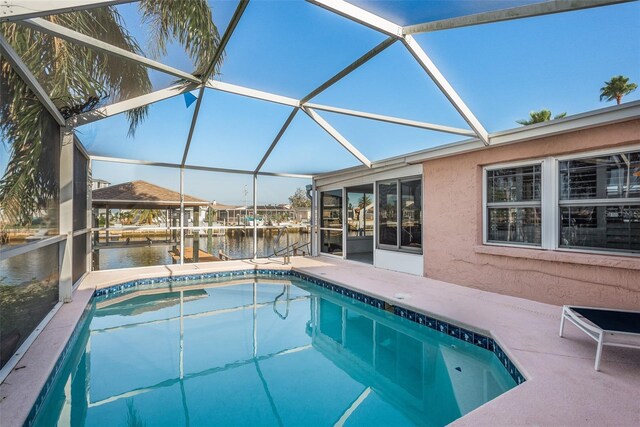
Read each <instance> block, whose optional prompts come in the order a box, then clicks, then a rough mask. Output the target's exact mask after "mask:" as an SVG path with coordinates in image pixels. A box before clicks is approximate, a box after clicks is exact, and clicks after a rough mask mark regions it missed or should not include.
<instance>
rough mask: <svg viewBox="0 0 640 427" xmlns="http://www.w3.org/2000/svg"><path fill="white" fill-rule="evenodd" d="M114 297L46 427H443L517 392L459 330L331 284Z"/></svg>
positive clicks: (191, 286) (267, 281)
mask: <svg viewBox="0 0 640 427" xmlns="http://www.w3.org/2000/svg"><path fill="white" fill-rule="evenodd" d="M115 290H116V292H109V293H107V294H106V295H101V296H96V297H95V298H94V299H93V301H92V303H91V306H90V307H89V309H88V311H87V315H86V318H85V319H84V320H83V321H82V322H81V323H80V324H79V326H78V328H77V330H76V333H75V334H74V339H73V342H72V343H70V346H69V348H68V351H67V353H66V357H65V360H64V363H62V365H61V369H60V372H59V373H58V375H56V377H55V379H54V380H53V383H52V385H51V388H50V391H49V392H48V393H47V396H46V399H45V400H44V402H43V404H42V406H41V408H39V410H38V412H37V415H36V416H35V419H32V421H33V422H34V424H35V425H38V426H49V425H54V424H58V425H60V424H61V425H95V426H101V425H105V426H106V425H108V426H112V425H136V426H140V425H147V426H157V425H167V426H175V425H190V426H199V425H258V426H262V425H276V426H283V425H286V426H290V425H318V426H321V425H322V426H324V425H354V426H356V425H394V426H395V425H427V426H438V425H445V424H447V423H449V422H451V421H453V420H455V419H457V418H459V417H461V416H462V415H464V414H466V413H468V412H469V411H471V410H473V409H475V408H476V407H478V406H480V405H482V404H483V403H485V402H487V401H489V400H491V399H493V398H494V397H496V396H498V395H500V394H501V393H503V392H505V391H507V390H509V389H511V388H512V387H514V386H515V385H516V381H515V380H514V377H513V376H512V375H510V373H509V372H508V371H507V369H505V366H507V367H508V363H506V362H505V361H504V358H503V354H502V352H500V353H501V354H498V353H497V352H496V350H493V351H490V350H487V349H486V348H481V346H479V345H480V344H479V343H477V344H474V343H473V342H465V341H464V339H462V337H461V331H462V330H461V329H459V328H458V331H457V335H456V336H452V335H450V333H449V330H450V328H451V331H453V328H455V327H454V326H453V325H448V324H446V323H444V322H439V321H436V322H437V324H436V325H434V326H435V327H432V328H430V327H428V326H425V325H421V324H419V323H424V321H425V319H426V320H427V321H429V320H434V319H431V318H429V317H426V316H424V315H419V316H422V317H421V318H419V319H418V318H416V317H415V316H416V315H417V314H416V313H413V312H410V311H408V310H405V309H401V308H395V309H394V308H393V307H391V306H389V305H388V304H384V303H383V302H382V301H380V300H377V299H375V298H371V297H367V296H365V295H363V294H359V293H355V292H351V291H348V290H347V291H346V295H342V293H345V288H342V287H339V286H334V285H329V284H327V283H326V282H321V283H320V282H318V281H316V283H312V282H311V281H309V280H304V279H303V278H300V277H295V276H292V275H280V276H278V275H272V276H269V275H257V276H256V275H252V274H251V275H246V274H243V275H241V276H239V277H233V276H231V277H221V278H217V279H211V278H207V279H201V280H189V281H187V280H184V281H180V282H168V283H167V282H163V283H149V282H146V284H137V283H136V284H135V285H134V286H131V287H130V288H128V289H125V288H124V287H121V288H116V289H115ZM103 292H104V291H103ZM381 305H382V307H383V308H378V307H377V306H381ZM385 307H386V309H387V310H385V309H384V308H385ZM389 310H391V311H393V312H390V311H389ZM434 321H435V320H434ZM443 325H447V331H444V330H443V328H442V326H443ZM441 330H442V332H440V331H441ZM443 332H444V333H443ZM477 337H481V335H477ZM491 341H492V342H493V340H491ZM482 345H483V346H484V347H487V348H488V346H489V344H488V343H487V342H484V343H483V344H482ZM496 355H498V357H496ZM505 357H506V356H505ZM509 363H510V362H509Z"/></svg>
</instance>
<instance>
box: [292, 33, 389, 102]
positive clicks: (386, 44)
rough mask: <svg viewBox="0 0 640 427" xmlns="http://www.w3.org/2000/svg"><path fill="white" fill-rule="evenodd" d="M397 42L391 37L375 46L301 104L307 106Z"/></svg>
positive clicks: (315, 90) (310, 94)
mask: <svg viewBox="0 0 640 427" xmlns="http://www.w3.org/2000/svg"><path fill="white" fill-rule="evenodd" d="M396 40H397V39H396V38H395V37H389V38H387V39H385V40H383V41H382V42H381V43H380V44H378V45H377V46H375V47H374V48H373V49H371V50H370V51H369V52H367V53H365V54H364V55H362V56H361V57H360V58H358V59H356V60H355V61H353V62H352V63H351V64H349V65H348V66H346V67H345V68H344V69H343V70H342V71H340V72H339V73H337V74H336V75H335V76H333V77H331V78H330V79H329V80H327V81H326V82H324V83H323V84H321V85H320V86H318V87H317V88H316V89H314V90H313V91H311V92H310V93H309V94H308V95H307V96H305V97H304V98H302V99H301V100H300V104H306V103H307V102H309V101H310V100H311V99H312V98H315V97H316V96H318V95H320V94H321V93H322V92H324V91H325V90H327V89H328V88H329V87H331V86H333V85H334V84H335V83H337V82H338V81H340V80H342V79H343V78H344V77H346V76H347V75H349V74H350V73H351V72H352V71H354V70H356V69H357V68H360V67H361V66H362V65H364V64H365V63H366V62H368V61H369V60H370V59H372V58H374V57H375V56H376V55H378V54H379V53H380V52H382V51H383V50H385V49H386V48H388V47H389V46H391V45H392V44H393V43H395V42H396Z"/></svg>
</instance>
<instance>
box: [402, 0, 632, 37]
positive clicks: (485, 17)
mask: <svg viewBox="0 0 640 427" xmlns="http://www.w3.org/2000/svg"><path fill="white" fill-rule="evenodd" d="M630 1H636V0H551V1H546V2H541V3H535V4H530V5H526V6H519V7H513V8H509V9H501V10H496V11H492V12H483V13H476V14H473V15H466V16H458V17H455V18H449V19H442V20H440V21H431V22H425V23H422V24H415V25H408V26H406V27H403V29H402V30H403V33H404V34H418V33H427V32H432V31H441V30H448V29H451V28H460V27H469V26H472V25H481V24H489V23H492V22H502V21H510V20H513V19H522V18H530V17H534V16H542V15H549V14H553V13H562V12H569V11H573V10H580V9H589V8H593V7H601V6H609V5H613V4H618V3H626V2H630Z"/></svg>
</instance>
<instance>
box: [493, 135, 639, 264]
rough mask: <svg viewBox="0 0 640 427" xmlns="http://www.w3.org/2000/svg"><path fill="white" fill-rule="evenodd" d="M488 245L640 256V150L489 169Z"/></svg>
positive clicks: (602, 152)
mask: <svg viewBox="0 0 640 427" xmlns="http://www.w3.org/2000/svg"><path fill="white" fill-rule="evenodd" d="M483 190H484V194H483V195H484V200H485V204H484V206H483V209H484V239H483V242H484V243H487V244H508V245H523V246H531V247H539V248H542V249H551V250H558V249H559V250H574V251H576V250H579V251H605V252H616V253H618V254H640V148H637V147H634V148H633V149H627V150H626V151H625V152H619V151H618V152H613V153H612V152H610V151H609V152H605V151H604V150H603V151H599V152H597V153H585V154H581V155H571V156H562V157H548V158H546V159H544V160H540V161H537V162H534V161H532V162H530V163H528V164H516V165H496V166H491V167H487V168H485V180H484V188H483Z"/></svg>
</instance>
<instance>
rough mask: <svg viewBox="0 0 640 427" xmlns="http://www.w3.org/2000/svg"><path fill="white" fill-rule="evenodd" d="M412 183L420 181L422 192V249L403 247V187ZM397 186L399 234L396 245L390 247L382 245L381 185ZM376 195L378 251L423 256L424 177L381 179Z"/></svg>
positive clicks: (376, 188)
mask: <svg viewBox="0 0 640 427" xmlns="http://www.w3.org/2000/svg"><path fill="white" fill-rule="evenodd" d="M410 181H420V192H421V203H420V227H421V231H420V233H421V236H420V237H421V244H420V248H419V249H418V248H410V247H407V246H402V232H401V229H402V194H401V191H402V186H401V184H402V183H403V182H410ZM391 183H395V184H396V210H397V212H396V223H397V224H398V226H397V227H398V228H397V232H396V244H395V245H389V244H385V243H380V229H379V227H380V205H379V203H380V200H381V199H380V184H391ZM374 190H375V194H376V205H375V218H374V220H375V236H376V237H375V239H376V250H384V251H393V252H404V253H410V254H419V255H422V254H423V251H424V178H423V176H422V175H411V176H406V177H405V176H403V177H399V178H390V179H381V180H378V181H376V182H375V187H374Z"/></svg>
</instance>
